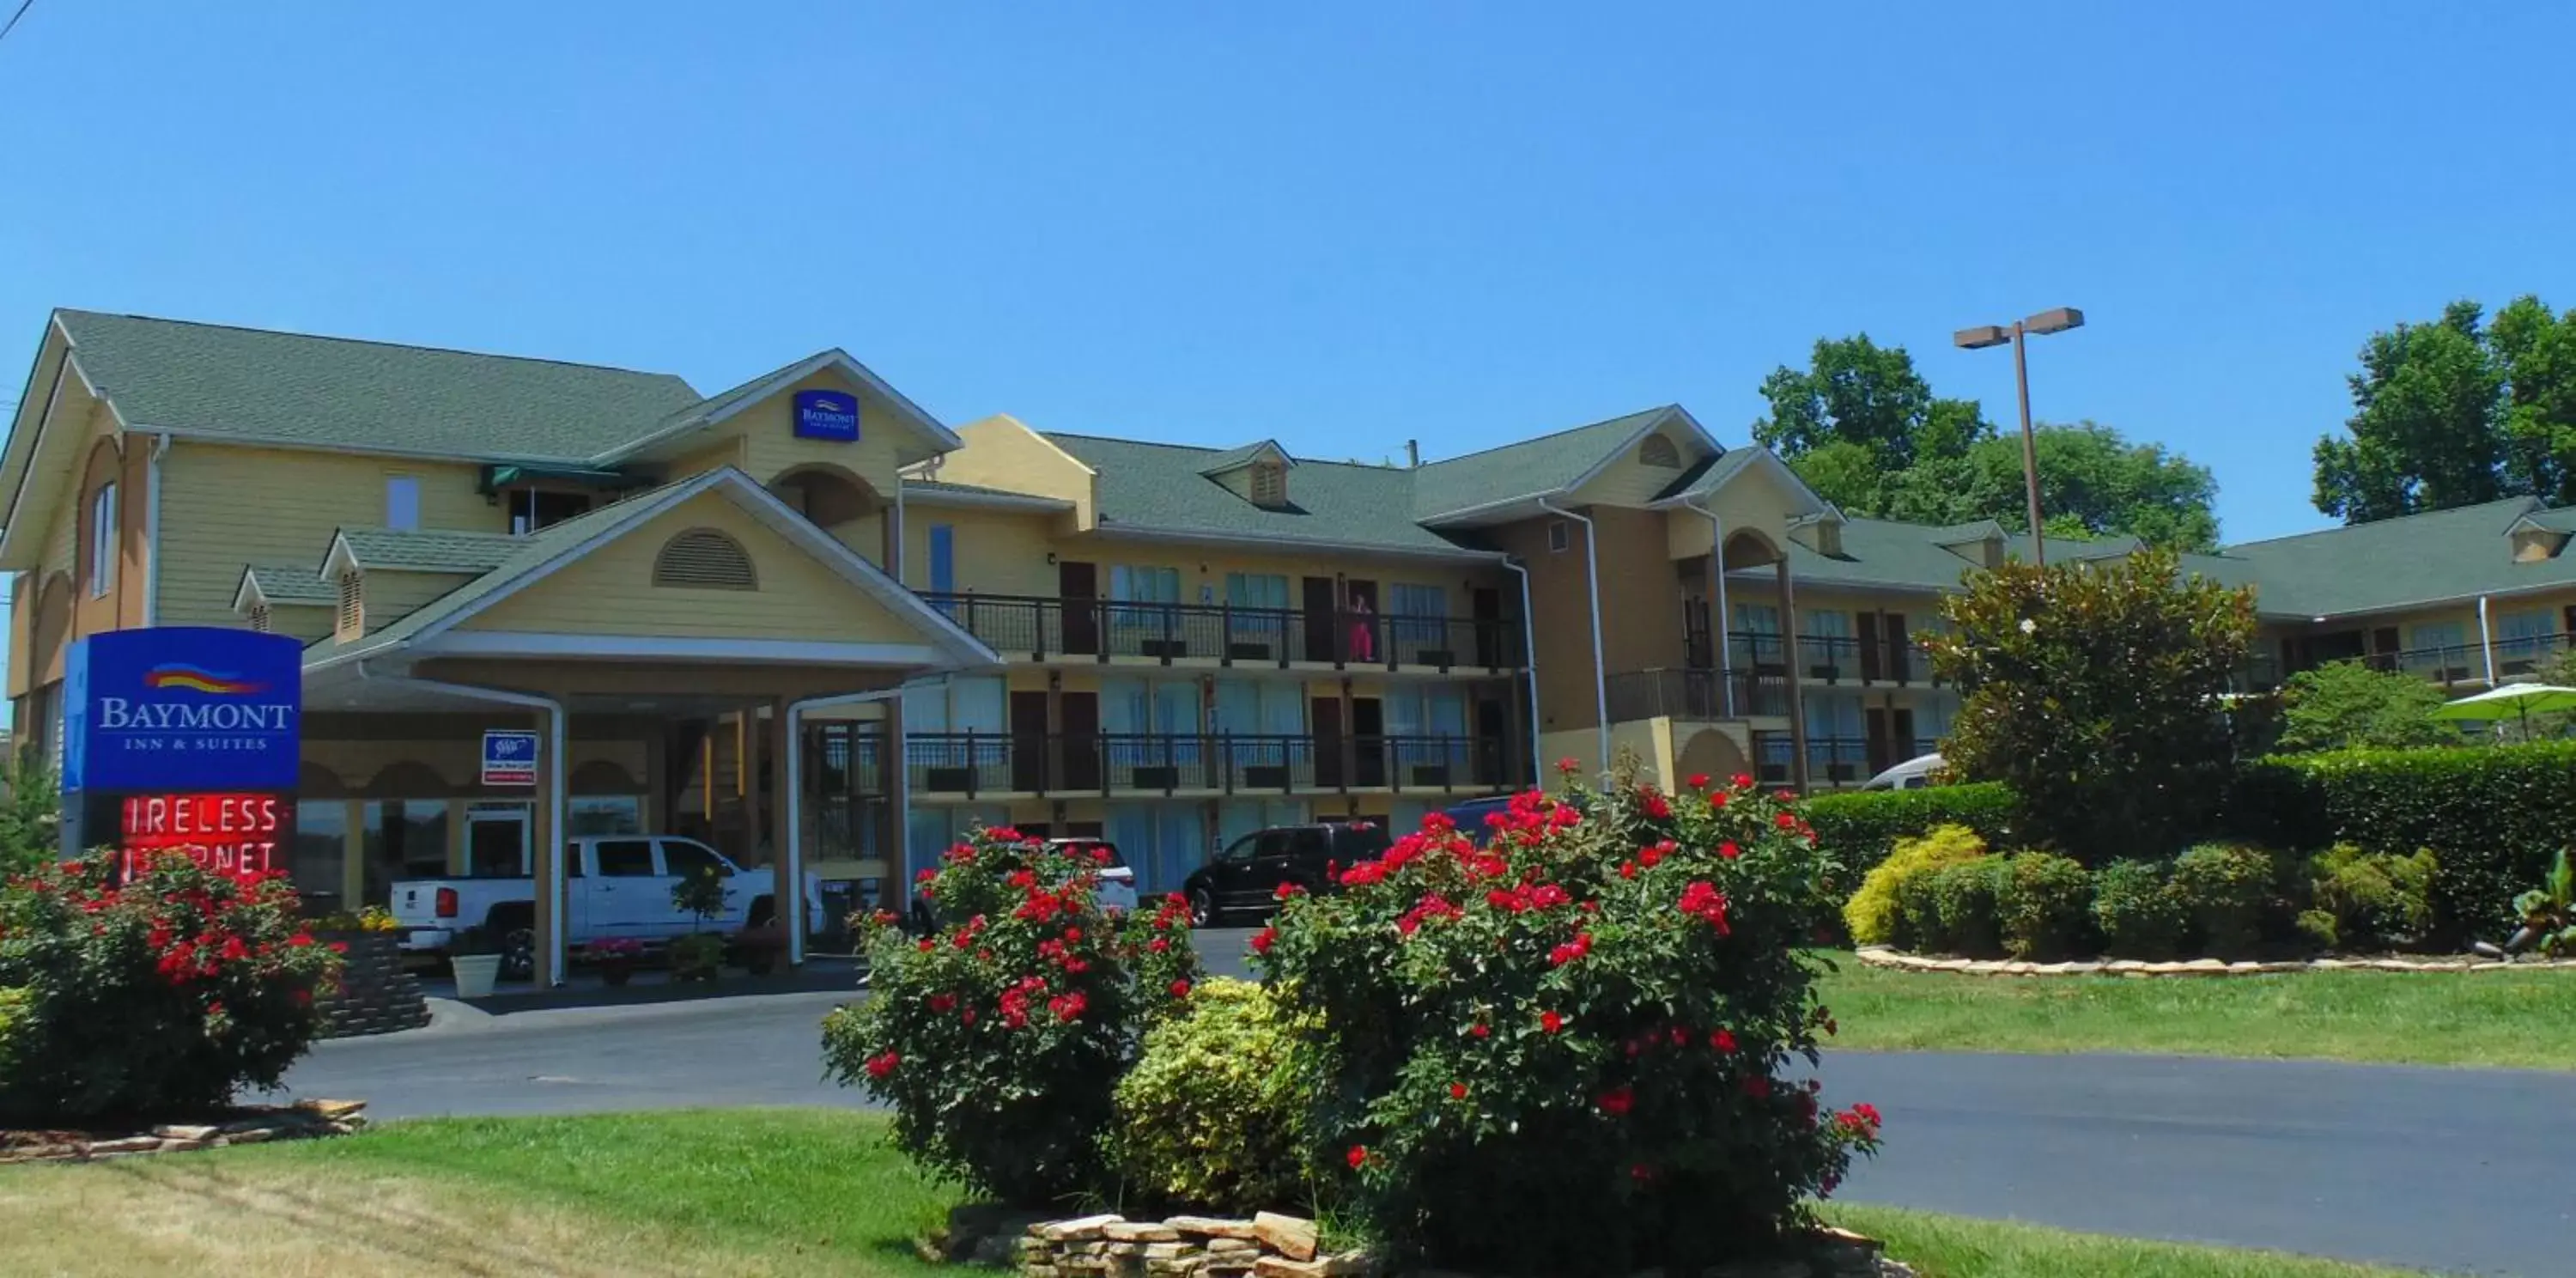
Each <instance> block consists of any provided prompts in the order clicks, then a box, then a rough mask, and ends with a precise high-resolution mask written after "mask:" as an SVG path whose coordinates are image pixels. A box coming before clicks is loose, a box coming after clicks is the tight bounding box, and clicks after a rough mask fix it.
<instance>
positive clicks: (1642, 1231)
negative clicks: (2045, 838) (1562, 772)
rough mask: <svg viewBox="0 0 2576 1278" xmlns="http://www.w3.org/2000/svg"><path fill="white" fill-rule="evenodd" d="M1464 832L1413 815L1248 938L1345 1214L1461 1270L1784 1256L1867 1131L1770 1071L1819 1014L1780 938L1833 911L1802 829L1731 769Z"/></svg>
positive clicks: (1822, 1022) (1798, 1045) (1517, 805)
mask: <svg viewBox="0 0 2576 1278" xmlns="http://www.w3.org/2000/svg"><path fill="white" fill-rule="evenodd" d="M1694 780H1697V778H1695V779H1694ZM1491 824H1492V826H1493V828H1492V829H1489V830H1482V831H1469V830H1459V829H1455V828H1453V827H1452V826H1451V825H1450V824H1449V823H1448V822H1447V820H1446V819H1445V818H1442V817H1438V816H1435V817H1433V818H1431V819H1430V820H1429V821H1427V822H1426V823H1425V825H1424V827H1423V829H1422V830H1421V831H1420V832H1419V833H1416V834H1413V835H1409V836H1407V837H1405V838H1404V839H1402V840H1401V841H1399V842H1398V843H1396V844H1395V845H1394V847H1393V848H1392V849H1390V850H1389V851H1388V853H1387V854H1386V856H1385V857H1384V858H1383V859H1382V860H1379V861H1376V862H1371V863H1366V864H1362V865H1356V866H1349V867H1344V868H1342V869H1341V870H1340V872H1339V882H1338V884H1337V885H1336V886H1337V889H1338V890H1336V891H1333V892H1330V893H1327V894H1324V895H1321V896H1304V895H1300V896H1298V897H1296V898H1295V899H1292V900H1290V901H1289V902H1288V903H1287V904H1286V906H1285V907H1284V908H1283V910H1282V911H1281V913H1280V916H1279V918H1278V919H1277V921H1276V923H1275V924H1274V926H1273V927H1272V928H1271V929H1270V930H1268V931H1265V932H1263V933H1262V934H1260V935H1259V936H1258V937H1256V938H1255V941H1254V949H1255V951H1256V952H1257V954H1258V955H1259V960H1258V961H1259V962H1260V963H1261V964H1262V965H1263V967H1264V968H1265V970H1266V972H1267V973H1268V975H1269V977H1270V978H1271V980H1272V982H1273V983H1274V985H1275V990H1274V993H1275V996H1276V998H1277V1000H1278V1003H1279V1006H1280V1008H1281V1013H1282V1016H1283V1018H1284V1019H1286V1020H1287V1021H1289V1022H1290V1023H1292V1024H1296V1025H1300V1026H1305V1027H1308V1029H1307V1031H1306V1034H1305V1039H1304V1041H1303V1043H1302V1044H1301V1048H1302V1051H1301V1055H1302V1057H1303V1058H1304V1060H1305V1061H1306V1066H1305V1067H1306V1068H1307V1069H1308V1070H1309V1071H1311V1077H1310V1079H1309V1080H1308V1086H1307V1095H1308V1097H1309V1101H1310V1105H1311V1111H1312V1112H1311V1114H1310V1116H1309V1120H1308V1124H1307V1127H1308V1139H1309V1140H1310V1141H1311V1142H1312V1143H1313V1145H1314V1149H1313V1151H1312V1161H1313V1163H1314V1164H1315V1165H1317V1166H1320V1167H1325V1168H1330V1169H1331V1170H1332V1172H1333V1173H1336V1174H1339V1175H1343V1176H1346V1177H1347V1180H1346V1181H1345V1182H1344V1184H1343V1185H1342V1186H1341V1187H1340V1192H1341V1195H1342V1197H1343V1198H1344V1200H1345V1201H1346V1203H1347V1206H1348V1209H1347V1210H1346V1212H1345V1213H1344V1214H1345V1215H1346V1216H1348V1217H1350V1218H1352V1219H1353V1220H1355V1221H1357V1222H1360V1223H1362V1224H1364V1225H1365V1226H1366V1227H1368V1228H1369V1229H1370V1230H1371V1231H1372V1232H1374V1233H1376V1234H1377V1235H1378V1236H1380V1237H1381V1238H1383V1239H1384V1240H1386V1241H1387V1242H1388V1243H1389V1245H1390V1246H1392V1247H1393V1248H1394V1249H1396V1250H1397V1251H1398V1252H1399V1253H1402V1258H1404V1259H1407V1260H1418V1261H1423V1262H1427V1263H1430V1264H1434V1265H1438V1266H1440V1267H1443V1268H1456V1269H1469V1270H1474V1271H1479V1272H1487V1273H1545V1274H1586V1273H1604V1274H1627V1273H1633V1272H1635V1271H1637V1270H1638V1269H1640V1268H1645V1267H1650V1266H1664V1267H1666V1268H1667V1269H1669V1270H1670V1271H1672V1272H1698V1269H1697V1268H1693V1267H1692V1266H1704V1265H1707V1264H1713V1263H1717V1262H1720V1261H1724V1260H1728V1259H1733V1258H1737V1257H1742V1256H1758V1255H1762V1254H1765V1253H1767V1252H1771V1251H1774V1250H1777V1249H1779V1248H1781V1247H1783V1246H1786V1245H1789V1236H1790V1235H1791V1234H1792V1233H1793V1232H1794V1231H1795V1230H1797V1229H1798V1228H1800V1227H1802V1226H1804V1225H1805V1224H1806V1223H1807V1219H1806V1212H1807V1210H1808V1205H1809V1204H1810V1202H1811V1200H1812V1198H1813V1197H1815V1196H1819V1195H1822V1194H1826V1193H1829V1192H1831V1191H1832V1189H1833V1188H1834V1186H1835V1185H1836V1183H1837V1182H1838V1181H1839V1179H1840V1178H1841V1176H1842V1175H1843V1174H1844V1172H1845V1170H1846V1169H1847V1167H1848V1165H1849V1163H1850V1160H1851V1159H1852V1157H1853V1156H1854V1155H1855V1154H1861V1153H1867V1152H1870V1151H1872V1150H1874V1149H1875V1148H1876V1146H1877V1142H1878V1127H1879V1124H1878V1115H1877V1111H1875V1110H1874V1109H1871V1108H1869V1107H1867V1106H1854V1107H1852V1108H1850V1109H1847V1110H1844V1111H1842V1112H1840V1113H1836V1112H1832V1111H1829V1110H1827V1109H1825V1108H1824V1107H1823V1106H1822V1105H1821V1103H1820V1101H1819V1098H1818V1088H1817V1085H1816V1084H1815V1083H1814V1082H1812V1081H1809V1080H1807V1079H1804V1078H1801V1077H1799V1076H1797V1075H1795V1074H1793V1073H1792V1072H1791V1069H1790V1067H1791V1064H1792V1062H1793V1061H1795V1060H1798V1059H1801V1058H1803V1059H1804V1060H1805V1061H1806V1063H1807V1064H1808V1065H1809V1066H1812V1065H1813V1064H1814V1063H1815V1060H1816V1048H1817V1043H1818V1036H1819V1035H1820V1034H1829V1033H1831V1032H1832V1029H1833V1021H1832V1018H1831V1014H1830V1013H1829V1012H1828V1011H1827V1010H1826V1009H1825V1008H1823V1007H1821V1006H1819V1005H1818V1003H1817V1001H1816V996H1815V992H1814V985H1813V981H1814V977H1815V971H1816V967H1815V960H1812V959H1809V958H1807V957H1806V956H1805V955H1804V953H1803V951H1802V948H1801V947H1803V946H1804V945H1805V944H1807V942H1808V940H1809V938H1810V937H1811V936H1812V935H1813V934H1814V932H1815V929H1816V927H1817V925H1818V924H1819V922H1821V921H1822V920H1824V919H1827V918H1829V917H1830V916H1831V912H1832V908H1833V904H1834V902H1833V901H1832V899H1831V897H1830V896H1829V895H1828V894H1827V893H1826V891H1825V890H1824V887H1823V884H1824V883H1825V882H1826V881H1827V877H1828V876H1827V871H1828V869H1829V865H1828V861H1827V858H1826V856H1825V854H1824V853H1823V851H1821V850H1820V849H1819V848H1818V847H1817V846H1816V840H1815V837H1814V834H1813V832H1812V831H1810V830H1809V829H1807V828H1806V826H1805V825H1804V824H1803V823H1802V822H1801V821H1800V820H1799V819H1798V818H1797V817H1796V816H1795V815H1794V814H1793V813H1792V812H1791V811H1790V810H1789V809H1788V808H1787V807H1786V806H1784V805H1783V804H1782V803H1780V802H1779V801H1777V800H1776V799H1774V798H1773V797H1770V796H1766V795H1763V794H1760V793H1758V792H1757V791H1756V790H1755V789H1754V788H1753V786H1752V783H1751V781H1750V779H1749V778H1744V777H1738V778H1736V779H1735V782H1734V784H1732V785H1729V786H1726V787H1723V788H1718V789H1714V790H1710V789H1701V788H1694V789H1693V790H1691V791H1689V792H1687V793H1682V794H1664V793H1659V792H1657V791H1656V790H1655V789H1653V788H1652V787H1646V786H1638V785H1634V784H1627V783H1617V784H1614V785H1613V786H1612V787H1611V788H1609V789H1607V790H1604V791H1593V790H1588V789H1584V788H1581V787H1570V788H1569V789H1568V790H1567V791H1566V792H1565V793H1564V794H1563V795H1562V796H1560V797H1554V798H1551V797H1548V796H1544V795H1541V794H1538V793H1536V792H1533V793H1530V794H1526V795H1523V796H1521V797H1520V799H1518V800H1517V801H1516V802H1514V804H1513V805H1512V807H1511V809H1510V810H1509V812H1507V813H1501V814H1496V815H1495V816H1494V817H1493V818H1491Z"/></svg>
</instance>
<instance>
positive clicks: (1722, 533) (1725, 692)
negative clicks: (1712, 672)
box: [1682, 497, 1735, 719]
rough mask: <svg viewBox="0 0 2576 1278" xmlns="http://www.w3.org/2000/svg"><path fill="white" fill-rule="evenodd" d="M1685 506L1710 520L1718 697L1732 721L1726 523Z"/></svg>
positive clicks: (1705, 511) (1687, 502) (1712, 623)
mask: <svg viewBox="0 0 2576 1278" xmlns="http://www.w3.org/2000/svg"><path fill="white" fill-rule="evenodd" d="M1682 504H1683V505H1684V506H1688V507H1690V508H1691V509H1692V510H1696V511H1698V512H1699V513H1700V514H1702V515H1705V516H1707V517H1708V563H1709V567H1710V568H1711V569H1712V570H1713V575H1714V576H1716V578H1717V616H1716V617H1714V618H1712V619H1711V620H1710V622H1709V627H1708V628H1709V629H1711V630H1714V631H1716V632H1717V634H1716V636H1715V640H1716V643H1717V686H1718V688H1719V690H1720V691H1719V692H1718V695H1719V696H1720V697H1722V698H1724V699H1725V703H1726V717H1727V718H1729V719H1732V718H1734V717H1735V668H1734V664H1733V663H1734V661H1735V653H1734V645H1732V644H1730V643H1728V642H1727V638H1728V636H1727V633H1726V628H1727V626H1728V625H1730V624H1732V623H1731V622H1730V621H1729V620H1728V614H1727V610H1726V521H1725V520H1723V519H1720V518H1718V517H1717V512H1716V511H1714V510H1710V509H1709V508H1708V507H1706V506H1701V505H1696V504H1694V503H1692V502H1691V500H1690V499H1689V498H1687V497H1685V498H1683V499H1682Z"/></svg>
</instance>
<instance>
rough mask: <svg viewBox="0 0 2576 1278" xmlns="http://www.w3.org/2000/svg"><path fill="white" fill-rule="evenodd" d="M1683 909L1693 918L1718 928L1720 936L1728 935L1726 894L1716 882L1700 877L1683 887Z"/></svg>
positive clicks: (1683, 911)
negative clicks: (1718, 887)
mask: <svg viewBox="0 0 2576 1278" xmlns="http://www.w3.org/2000/svg"><path fill="white" fill-rule="evenodd" d="M1681 910H1682V913H1684V914H1687V915H1690V916H1691V917H1692V918H1695V919H1701V920H1704V921H1706V922H1707V923H1708V925H1709V926H1711V927H1714V928H1716V929H1717V934H1718V935H1719V936H1724V935H1726V932H1727V927H1726V894H1725V893H1724V892H1720V891H1718V890H1717V885H1716V884H1714V883H1711V882H1709V881H1708V880H1706V879H1700V880H1697V881H1694V882H1693V883H1692V884H1691V885H1690V886H1689V887H1686V888H1683V889H1682V899H1681Z"/></svg>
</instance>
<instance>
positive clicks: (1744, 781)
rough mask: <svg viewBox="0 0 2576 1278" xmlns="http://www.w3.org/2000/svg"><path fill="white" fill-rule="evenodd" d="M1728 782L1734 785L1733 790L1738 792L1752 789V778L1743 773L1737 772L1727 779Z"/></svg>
mask: <svg viewBox="0 0 2576 1278" xmlns="http://www.w3.org/2000/svg"><path fill="white" fill-rule="evenodd" d="M1729 780H1731V781H1732V782H1733V783H1734V785H1735V788H1736V789H1738V790H1750V789H1752V788H1753V778H1752V777H1750V776H1748V775H1746V774H1744V773H1741V772H1738V773H1736V774H1735V775H1734V776H1733V777H1731V778H1729Z"/></svg>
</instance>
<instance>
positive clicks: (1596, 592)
mask: <svg viewBox="0 0 2576 1278" xmlns="http://www.w3.org/2000/svg"><path fill="white" fill-rule="evenodd" d="M1538 508H1539V509H1540V510H1543V511H1546V512H1547V513H1549V514H1551V515H1556V516H1559V517H1561V518H1565V519H1571V520H1573V521H1574V522H1576V523H1578V524H1581V525H1583V586H1584V590H1583V593H1584V594H1585V595H1586V596H1588V597H1589V598H1590V599H1591V601H1592V711H1593V716H1594V717H1595V718H1596V719H1598V720H1599V721H1600V725H1601V768H1602V770H1603V771H1605V772H1606V771H1608V770H1609V768H1610V675H1609V672H1608V671H1606V670H1604V669H1602V667H1601V548H1600V544H1599V543H1600V540H1601V539H1600V538H1599V537H1598V536H1596V535H1595V533H1596V531H1597V530H1595V529H1594V528H1593V526H1592V521H1591V520H1590V519H1587V518H1585V517H1584V516H1582V515H1578V514H1575V513H1574V512H1573V511H1570V510H1566V509H1563V508H1561V507H1557V506H1551V505H1548V504H1547V498H1545V497H1541V498H1539V499H1538Z"/></svg>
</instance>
